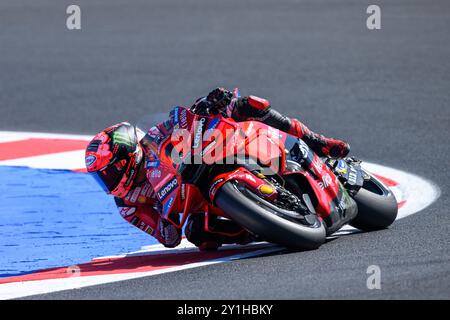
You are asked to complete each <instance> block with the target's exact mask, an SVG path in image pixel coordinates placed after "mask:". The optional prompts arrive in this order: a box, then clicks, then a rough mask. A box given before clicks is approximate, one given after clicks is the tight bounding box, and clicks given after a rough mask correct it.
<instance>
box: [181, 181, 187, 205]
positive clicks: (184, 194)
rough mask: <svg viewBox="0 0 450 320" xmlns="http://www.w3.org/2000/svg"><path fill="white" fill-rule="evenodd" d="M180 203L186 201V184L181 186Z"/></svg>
mask: <svg viewBox="0 0 450 320" xmlns="http://www.w3.org/2000/svg"><path fill="white" fill-rule="evenodd" d="M180 196H181V201H184V200H185V199H186V184H184V183H183V184H182V185H181V194H180Z"/></svg>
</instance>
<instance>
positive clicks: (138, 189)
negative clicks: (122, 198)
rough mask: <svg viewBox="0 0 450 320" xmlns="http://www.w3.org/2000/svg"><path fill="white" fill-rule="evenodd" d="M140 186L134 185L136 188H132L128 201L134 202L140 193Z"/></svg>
mask: <svg viewBox="0 0 450 320" xmlns="http://www.w3.org/2000/svg"><path fill="white" fill-rule="evenodd" d="M141 189H142V188H141V187H136V189H134V190H133V193H132V194H131V197H130V200H129V201H130V202H136V200H137V198H138V197H139V194H140V193H141Z"/></svg>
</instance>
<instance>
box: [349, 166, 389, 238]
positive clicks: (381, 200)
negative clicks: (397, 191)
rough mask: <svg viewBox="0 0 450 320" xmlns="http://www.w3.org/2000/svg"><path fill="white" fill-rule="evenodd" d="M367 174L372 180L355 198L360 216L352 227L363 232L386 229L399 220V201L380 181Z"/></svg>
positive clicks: (352, 223)
mask: <svg viewBox="0 0 450 320" xmlns="http://www.w3.org/2000/svg"><path fill="white" fill-rule="evenodd" d="M367 174H368V175H369V176H370V180H366V181H365V182H364V185H363V187H362V188H361V189H360V190H359V191H358V193H357V194H356V196H354V197H353V199H354V200H355V201H356V203H357V205H358V215H357V216H356V218H355V219H354V220H352V221H351V223H350V225H351V226H353V227H355V228H358V229H361V230H363V231H374V230H380V229H385V228H387V227H389V226H390V225H391V224H392V223H393V222H394V221H395V219H396V218H397V213H398V204H397V200H396V199H395V196H394V194H393V193H392V191H391V190H389V188H388V187H386V186H385V185H384V184H383V183H382V182H381V181H380V180H378V179H377V178H376V177H374V176H373V175H371V174H369V173H367Z"/></svg>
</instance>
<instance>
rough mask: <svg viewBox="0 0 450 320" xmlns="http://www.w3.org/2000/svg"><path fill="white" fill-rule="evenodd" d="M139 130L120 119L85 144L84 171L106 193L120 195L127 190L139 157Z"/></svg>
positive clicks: (124, 194) (140, 156) (140, 159)
mask: <svg viewBox="0 0 450 320" xmlns="http://www.w3.org/2000/svg"><path fill="white" fill-rule="evenodd" d="M141 132H142V131H140V130H139V129H136V127H134V126H132V125H131V124H129V123H128V122H121V123H118V124H116V125H114V126H111V127H108V128H106V129H105V130H103V131H102V132H100V133H98V134H97V135H96V136H95V137H94V138H93V139H92V140H91V142H90V143H89V145H88V146H87V148H86V156H85V161H86V168H87V171H88V172H89V173H91V174H92V175H93V176H94V177H95V179H96V180H97V182H98V183H99V184H100V185H101V186H102V187H103V189H104V190H105V191H106V192H107V193H109V194H112V195H114V196H116V197H119V198H122V197H125V196H126V195H127V193H128V192H129V191H130V189H131V187H132V185H133V181H134V179H135V178H136V176H137V174H138V171H139V166H140V164H141V162H142V159H143V151H142V148H141V146H140V145H139V137H138V134H140V133H141Z"/></svg>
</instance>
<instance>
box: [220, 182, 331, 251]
mask: <svg viewBox="0 0 450 320" xmlns="http://www.w3.org/2000/svg"><path fill="white" fill-rule="evenodd" d="M247 190H248V189H247ZM248 192H251V191H250V190H248ZM253 194H254V193H253ZM253 198H254V197H253ZM215 203H216V205H217V206H218V207H219V208H220V209H222V210H223V211H224V212H225V213H226V214H227V216H228V217H229V218H231V219H232V220H234V221H235V222H237V223H239V224H240V225H241V226H242V227H244V228H245V229H247V230H249V231H251V232H253V233H254V234H257V235H259V236H261V237H262V238H263V239H264V240H267V241H269V242H274V243H277V244H281V245H284V246H287V247H290V248H295V249H301V250H312V249H317V248H318V247H320V246H321V245H322V244H323V243H324V242H325V227H324V225H323V223H322V222H321V220H320V219H318V218H317V221H316V223H315V224H314V225H313V226H311V227H309V226H306V225H302V224H300V223H296V222H294V221H291V220H288V219H286V218H283V217H282V216H280V215H277V214H276V213H275V212H274V211H273V207H274V205H273V204H272V205H269V204H268V203H267V201H265V200H264V199H261V198H260V201H258V203H255V201H254V200H253V199H250V198H249V197H248V196H247V195H245V194H244V193H243V192H242V191H241V190H239V189H238V188H237V186H236V184H235V183H234V182H233V181H229V182H226V183H225V184H224V185H223V186H222V187H221V188H220V189H219V190H218V193H217V195H216V197H215ZM279 210H281V211H282V210H283V209H279Z"/></svg>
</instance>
